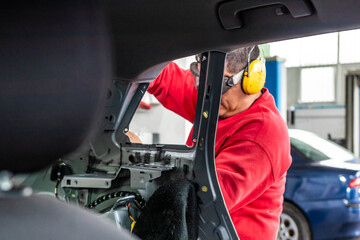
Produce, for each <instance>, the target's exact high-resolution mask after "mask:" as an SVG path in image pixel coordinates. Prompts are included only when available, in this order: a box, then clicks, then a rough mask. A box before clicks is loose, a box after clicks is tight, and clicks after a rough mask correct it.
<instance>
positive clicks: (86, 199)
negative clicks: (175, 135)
mask: <svg viewBox="0 0 360 240" xmlns="http://www.w3.org/2000/svg"><path fill="white" fill-rule="evenodd" d="M1 5H2V7H1V14H0V19H1V20H0V22H1V28H0V29H1V34H0V48H1V50H0V52H1V57H0V61H1V63H0V66H1V67H0V68H1V71H0V73H1V74H0V76H1V81H0V84H1V87H0V99H1V100H0V111H1V120H0V129H1V130H0V132H1V133H2V134H1V137H0V146H1V147H0V149H1V150H0V154H1V161H0V213H1V214H0V238H1V239H25V238H26V239H100V238H102V239H136V238H137V237H139V238H140V239H224V240H225V239H238V236H237V233H236V231H235V228H234V226H233V224H232V222H231V219H230V216H229V213H228V211H227V209H226V206H225V203H224V201H223V198H222V194H221V190H220V187H219V184H218V182H217V177H216V171H215V162H214V141H215V136H216V124H217V119H218V111H219V104H220V98H221V87H222V79H223V72H224V61H225V56H226V52H228V51H230V50H233V49H236V48H239V47H242V46H248V45H254V44H261V43H267V42H273V41H277V40H284V39H290V38H295V37H300V36H309V35H313V34H319V33H328V32H333V31H339V30H349V29H355V28H360V15H359V11H358V9H359V7H360V3H359V2H358V1H355V0H352V1H351V0H350V1H338V0H327V1H324V0H278V1H274V0H262V1H259V0H252V1H249V0H234V1H219V0H211V1H204V0H199V1H158V0H155V1H139V0H135V1H134V0H133V1H127V0H125V1H115V0H109V1H100V0H97V1H95V0H91V1H86V2H83V1H58V2H53V1H50V2H44V1H35V2H26V3H20V2H7V3H2V4H1ZM197 53H202V55H201V72H200V85H199V90H198V100H197V107H196V116H195V121H194V134H193V136H192V137H193V144H194V145H193V146H192V147H187V146H185V145H173V144H166V143H165V144H141V143H131V141H130V139H129V137H128V136H127V132H128V131H129V124H130V122H131V120H132V117H133V115H134V113H135V111H136V110H137V108H138V106H139V104H140V101H141V99H142V97H143V95H144V94H145V92H146V89H147V87H148V85H149V83H150V82H151V81H152V80H154V79H155V78H156V77H157V76H158V74H159V73H160V72H161V70H162V69H163V68H164V67H165V66H166V65H167V64H168V63H169V62H170V61H172V60H174V59H177V58H181V57H185V56H190V55H194V54H197ZM31 188H33V189H31ZM48 191H51V192H54V194H46V192H48ZM74 205H77V206H74ZM81 208H83V209H81ZM94 212H95V213H96V214H94ZM99 214H100V216H99ZM108 219H111V220H113V221H114V222H115V223H116V224H115V225H113V224H112V223H110V222H109V221H108ZM135 222H136V223H135ZM130 232H133V233H134V234H132V235H131V233H130ZM254 234H256V233H254Z"/></svg>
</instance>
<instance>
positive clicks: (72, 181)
mask: <svg viewBox="0 0 360 240" xmlns="http://www.w3.org/2000/svg"><path fill="white" fill-rule="evenodd" d="M113 179H114V176H113V175H104V174H79V175H69V176H65V177H64V178H63V180H62V181H61V187H62V188H64V187H68V188H104V189H107V188H110V187H111V181H112V180H113Z"/></svg>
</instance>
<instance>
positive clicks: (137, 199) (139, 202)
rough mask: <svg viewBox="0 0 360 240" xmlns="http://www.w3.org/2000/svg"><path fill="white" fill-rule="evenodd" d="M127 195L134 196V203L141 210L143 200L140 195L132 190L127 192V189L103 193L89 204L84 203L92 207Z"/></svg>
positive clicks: (143, 205) (143, 203) (143, 204)
mask: <svg viewBox="0 0 360 240" xmlns="http://www.w3.org/2000/svg"><path fill="white" fill-rule="evenodd" d="M128 196H134V200H135V201H134V203H135V205H136V206H137V207H138V208H139V209H140V210H142V209H143V208H144V207H145V200H144V199H143V198H142V197H141V195H140V194H137V193H134V192H127V191H119V192H113V193H109V194H105V195H103V196H101V197H99V198H97V199H96V200H95V201H93V202H91V203H90V204H88V205H86V207H87V208H89V209H93V208H94V207H96V206H97V205H99V204H101V203H103V202H105V201H107V200H110V199H114V198H122V197H128Z"/></svg>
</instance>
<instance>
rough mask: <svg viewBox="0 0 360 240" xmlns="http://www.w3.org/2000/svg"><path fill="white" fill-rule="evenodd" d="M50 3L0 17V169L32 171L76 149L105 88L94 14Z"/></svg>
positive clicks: (93, 9)
mask: <svg viewBox="0 0 360 240" xmlns="http://www.w3.org/2000/svg"><path fill="white" fill-rule="evenodd" d="M53 2H54V1H41V4H36V3H25V4H19V3H15V4H12V5H10V4H11V3H9V6H6V9H4V8H2V13H1V14H0V22H1V26H2V27H1V34H0V53H1V57H0V171H1V170H9V171H11V172H14V173H18V172H31V171H36V170H39V169H41V168H43V167H45V166H47V165H49V164H50V163H51V162H52V161H54V160H56V159H58V158H60V157H61V156H63V155H65V154H67V153H70V152H71V151H74V150H75V149H76V148H78V147H79V146H80V145H81V144H82V143H83V142H84V140H86V139H87V137H88V136H89V133H90V130H92V129H94V123H95V119H96V117H97V116H99V113H100V112H101V110H102V103H103V101H102V100H103V99H105V97H104V96H105V93H106V90H107V89H108V87H107V86H108V84H110V82H111V81H110V77H111V58H110V49H109V48H110V44H109V41H108V33H107V32H106V28H105V22H104V19H103V12H102V10H101V8H100V7H98V6H96V5H95V4H92V3H91V1H88V2H86V4H85V3H84V5H81V4H79V3H78V1H56V3H53ZM15 5H16V6H15Z"/></svg>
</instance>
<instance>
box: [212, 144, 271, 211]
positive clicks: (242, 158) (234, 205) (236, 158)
mask: <svg viewBox="0 0 360 240" xmlns="http://www.w3.org/2000/svg"><path fill="white" fill-rule="evenodd" d="M215 162H216V172H217V176H218V180H219V184H220V188H221V191H222V194H223V196H224V200H225V203H226V206H227V208H228V210H229V212H230V213H231V212H232V211H236V210H238V209H240V208H242V207H244V206H245V205H247V204H249V203H251V202H252V201H253V200H255V199H257V198H258V197H259V196H260V195H261V194H262V193H264V192H265V190H267V189H268V188H269V187H270V185H271V184H272V183H273V182H274V176H273V172H272V167H271V163H270V160H269V158H268V156H267V154H266V153H265V152H264V150H263V149H262V148H261V147H260V146H259V145H258V144H257V143H255V142H252V141H245V140H235V141H234V140H233V141H232V142H231V144H229V146H228V147H226V148H225V149H224V150H222V151H221V152H220V153H219V155H218V156H217V157H216V159H215Z"/></svg>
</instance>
